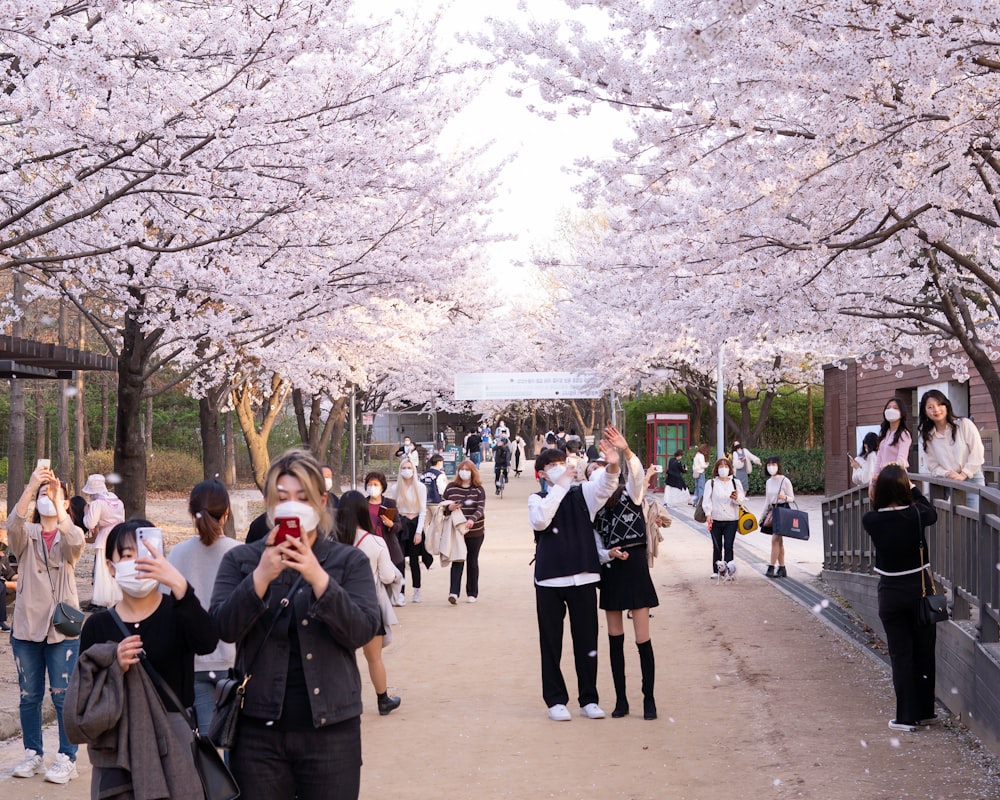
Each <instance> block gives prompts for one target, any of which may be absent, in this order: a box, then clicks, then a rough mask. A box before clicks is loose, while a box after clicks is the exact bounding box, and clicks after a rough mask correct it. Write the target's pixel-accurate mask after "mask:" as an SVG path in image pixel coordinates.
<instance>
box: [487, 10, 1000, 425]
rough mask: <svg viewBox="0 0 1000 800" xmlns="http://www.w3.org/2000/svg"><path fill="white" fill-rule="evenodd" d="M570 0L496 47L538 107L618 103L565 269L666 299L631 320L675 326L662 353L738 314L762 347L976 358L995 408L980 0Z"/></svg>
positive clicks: (723, 330) (961, 362)
mask: <svg viewBox="0 0 1000 800" xmlns="http://www.w3.org/2000/svg"><path fill="white" fill-rule="evenodd" d="M566 5H567V7H568V8H569V9H570V11H569V14H568V16H567V17H566V18H565V19H564V20H562V21H559V22H550V23H546V24H540V25H535V26H533V27H532V26H527V25H522V24H517V23H514V24H510V23H505V24H500V23H498V24H497V26H496V37H495V41H494V46H495V48H496V50H497V52H498V53H499V54H500V55H501V56H502V57H503V58H504V59H507V60H509V61H510V62H511V63H513V64H515V65H516V67H517V68H518V69H519V70H520V72H521V75H522V76H523V77H524V78H525V79H526V80H530V81H531V82H533V83H535V84H537V85H538V86H539V90H540V93H541V95H542V98H543V100H544V101H545V104H546V105H545V106H544V107H543V108H542V111H543V112H544V113H548V114H552V113H555V111H557V110H558V111H560V112H564V113H570V114H586V113H587V111H588V110H589V109H591V108H592V107H593V106H595V105H597V104H600V105H605V106H608V107H612V108H616V109H619V110H620V111H621V113H622V115H623V116H624V117H626V118H627V120H628V123H629V130H630V136H627V137H622V139H621V140H620V141H619V142H617V149H618V151H619V154H620V155H619V157H618V158H616V159H614V160H612V161H609V162H606V163H586V164H582V165H581V169H582V170H584V171H585V174H586V175H587V176H588V178H587V179H586V180H584V181H583V182H582V193H583V196H584V198H585V200H586V202H587V203H588V204H590V205H591V207H593V208H594V209H597V210H599V211H600V213H601V214H603V215H604V216H605V217H606V219H607V227H606V231H605V232H603V233H602V235H601V237H600V242H599V246H597V247H594V248H593V252H592V253H590V254H589V257H588V259H587V260H586V261H584V262H583V264H582V268H581V269H580V270H578V271H577V272H578V275H581V276H586V278H587V280H597V279H595V278H593V276H592V271H594V270H598V271H599V272H600V274H601V275H603V276H605V277H606V276H608V275H614V276H615V278H616V279H617V280H615V281H613V283H614V284H616V286H617V288H612V289H611V290H610V292H609V293H608V294H606V295H605V303H609V304H611V305H612V306H613V307H617V308H620V309H622V310H627V311H628V312H629V313H630V315H632V317H633V319H634V317H635V312H634V309H635V308H636V306H635V304H634V303H635V300H636V299H637V298H636V296H635V295H637V294H638V293H639V289H638V288H637V287H638V285H639V284H642V286H643V288H644V290H645V292H646V293H647V296H650V297H657V298H659V299H660V300H661V301H662V302H663V304H664V306H663V308H664V309H665V310H666V313H663V314H661V318H662V319H663V320H664V321H665V322H666V325H664V324H661V325H659V326H657V325H656V322H655V320H654V321H653V323H652V327H650V326H647V325H643V326H642V329H643V330H654V331H658V332H659V331H662V330H663V328H664V327H666V326H667V325H668V326H669V328H670V329H671V330H672V331H673V330H676V329H677V328H678V325H679V324H680V325H681V326H683V328H684V329H683V330H681V332H680V333H681V335H680V336H678V337H674V336H670V337H669V339H670V340H671V341H673V342H675V345H674V349H675V352H674V353H673V354H670V355H669V358H670V360H671V361H673V362H676V361H677V360H680V361H684V360H696V356H697V352H698V350H699V349H708V348H711V349H715V346H717V345H718V343H719V342H721V341H724V340H726V339H727V337H731V336H734V335H735V336H737V337H738V338H740V340H741V345H742V346H744V348H745V349H746V350H754V351H757V352H758V354H759V356H760V358H759V360H760V361H761V362H762V363H764V364H767V363H775V356H776V355H777V353H776V352H775V349H776V348H778V349H784V350H787V351H789V352H788V353H787V357H782V359H781V361H780V363H781V364H788V363H789V362H790V361H793V360H794V361H795V362H802V361H806V362H811V363H812V364H813V365H814V367H815V365H816V364H818V363H819V362H820V361H821V360H822V359H823V358H825V357H826V358H829V357H834V356H838V355H860V354H864V353H867V352H871V351H874V350H876V349H879V350H882V351H883V352H887V353H888V354H889V356H888V357H889V359H890V361H891V360H892V359H908V360H914V361H920V362H923V363H932V364H934V365H947V366H951V367H954V368H955V369H956V370H958V372H959V376H960V375H961V371H962V370H963V369H965V368H966V367H965V363H966V362H965V359H966V358H968V359H970V360H971V362H972V363H973V365H974V367H975V368H976V369H978V370H979V372H980V374H981V375H982V377H983V379H984V381H985V382H986V384H987V386H988V387H990V391H991V394H992V396H993V397H994V398H995V404H997V405H998V408H997V412H998V417H1000V379H998V376H997V373H996V370H995V367H994V366H993V362H994V360H995V358H996V349H997V348H996V341H995V335H994V334H993V333H992V331H993V330H995V328H996V323H997V321H998V319H997V318H998V313H997V309H998V306H997V290H998V289H1000V284H998V282H997V275H996V271H995V269H994V267H993V265H992V261H991V258H992V253H993V249H994V242H995V229H996V228H997V226H998V224H1000V214H998V209H1000V205H998V202H997V193H996V186H997V183H998V181H1000V162H998V161H997V159H996V156H995V130H996V128H997V124H996V123H997V118H996V108H997V99H998V96H997V93H998V84H997V80H996V75H997V72H998V71H1000V52H998V50H997V36H996V25H997V23H996V13H995V8H994V7H993V6H992V5H991V4H987V3H985V2H977V1H976V0H962V1H960V2H958V3H949V4H947V5H945V4H941V3H938V2H932V1H931V0H911V2H904V3H899V2H881V0H873V1H872V2H866V3H864V4H850V3H846V4H845V3H834V2H813V3H808V4H806V5H805V6H801V7H797V8H796V9H795V10H794V13H793V12H791V11H790V9H789V8H788V7H785V6H781V5H775V4H766V3H757V2H708V3H706V2H691V1H690V0H672V1H671V2H655V3H654V2H629V3H626V2H615V1H614V0H610V1H609V2H602V3H600V4H584V3H581V2H578V1H577V0H569V1H568V2H567V3H566ZM595 20H596V23H595ZM584 23H586V24H584ZM609 283H611V282H610V281H609ZM576 294H585V293H580V292H577V293H576ZM748 312H749V314H748ZM747 317H749V318H747ZM952 342H956V343H957V344H958V345H960V349H959V350H955V349H953V348H952V347H951V343H952ZM617 352H618V353H621V352H622V351H620V350H618V351H617Z"/></svg>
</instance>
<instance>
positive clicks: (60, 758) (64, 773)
mask: <svg viewBox="0 0 1000 800" xmlns="http://www.w3.org/2000/svg"><path fill="white" fill-rule="evenodd" d="M79 777H80V773H79V772H77V771H76V762H75V761H71V760H70V757H69V756H68V755H66V754H65V753H59V755H57V756H56V760H55V761H53V762H52V766H51V767H49V768H48V769H47V770H46V771H45V780H47V781H48V782H49V783H69V782H70V781H71V780H73V778H79Z"/></svg>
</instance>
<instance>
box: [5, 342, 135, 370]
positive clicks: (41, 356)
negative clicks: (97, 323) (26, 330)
mask: <svg viewBox="0 0 1000 800" xmlns="http://www.w3.org/2000/svg"><path fill="white" fill-rule="evenodd" d="M117 369H118V361H117V359H115V358H113V357H112V356H102V355H98V354H97V353H91V352H88V351H86V350H74V349H73V348H71V347H61V346H60V345H56V344H45V343H44V342H36V341H34V340H32V339H19V338H17V337H15V336H0V378H8V379H22V380H70V379H72V377H73V373H74V372H77V371H80V370H86V371H101V372H114V371H115V370H117Z"/></svg>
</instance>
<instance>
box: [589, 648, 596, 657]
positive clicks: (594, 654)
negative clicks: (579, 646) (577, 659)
mask: <svg viewBox="0 0 1000 800" xmlns="http://www.w3.org/2000/svg"><path fill="white" fill-rule="evenodd" d="M587 655H588V656H590V657H591V658H597V651H596V650H591V651H590V652H589V653H587Z"/></svg>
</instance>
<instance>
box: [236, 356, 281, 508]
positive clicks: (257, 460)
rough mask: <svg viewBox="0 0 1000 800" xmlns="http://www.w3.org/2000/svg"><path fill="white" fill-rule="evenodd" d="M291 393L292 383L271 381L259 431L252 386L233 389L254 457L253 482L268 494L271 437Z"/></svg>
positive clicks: (241, 421) (251, 464)
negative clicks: (268, 442) (268, 448)
mask: <svg viewBox="0 0 1000 800" xmlns="http://www.w3.org/2000/svg"><path fill="white" fill-rule="evenodd" d="M289 390H290V385H289V383H288V382H287V381H285V380H283V379H282V377H281V376H280V375H278V374H277V373H275V374H274V376H273V377H272V378H271V393H270V395H269V396H268V397H266V398H265V399H264V403H263V405H262V408H261V423H260V427H259V428H258V427H257V422H256V419H255V417H254V409H253V397H252V387H251V386H250V384H249V383H244V384H242V385H240V386H238V387H237V388H235V389H233V405H234V406H235V408H236V417H237V419H239V421H240V428H241V429H242V430H243V438H244V439H245V440H246V443H247V450H248V451H249V453H250V468H251V470H252V471H253V479H254V482H255V483H256V484H257V488H258V489H260V490H261V491H263V490H264V479H265V478H266V477H267V470H268V468H269V467H270V466H271V456H270V454H269V453H268V450H267V440H268V437H269V436H270V435H271V428H272V427H273V426H274V421H275V420H276V419H277V417H278V413H279V412H280V411H281V408H282V406H284V404H285V400H286V399H287V398H288V393H289Z"/></svg>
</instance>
